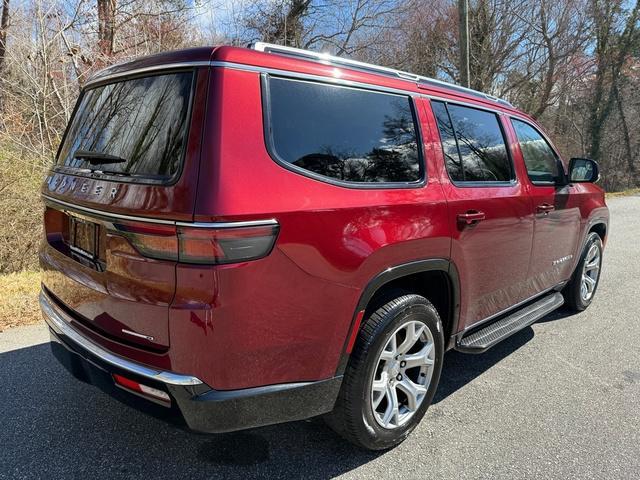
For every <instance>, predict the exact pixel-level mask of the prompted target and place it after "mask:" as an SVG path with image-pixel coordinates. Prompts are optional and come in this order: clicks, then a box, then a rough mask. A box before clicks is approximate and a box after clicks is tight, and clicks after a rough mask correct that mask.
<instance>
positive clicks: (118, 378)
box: [113, 373, 171, 404]
mask: <svg viewBox="0 0 640 480" xmlns="http://www.w3.org/2000/svg"><path fill="white" fill-rule="evenodd" d="M113 380H114V381H115V382H116V385H118V386H120V387H122V388H125V389H127V390H132V391H134V392H136V393H139V394H140V395H142V396H144V397H149V398H152V399H154V400H160V401H161V402H163V403H169V404H170V403H171V397H169V394H168V393H167V392H163V391H162V390H158V389H157V388H153V387H150V386H148V385H143V384H142V383H138V382H136V381H135V380H131V379H130V378H127V377H123V376H122V375H118V374H117V373H114V374H113Z"/></svg>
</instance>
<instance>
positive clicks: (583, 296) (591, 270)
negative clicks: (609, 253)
mask: <svg viewBox="0 0 640 480" xmlns="http://www.w3.org/2000/svg"><path fill="white" fill-rule="evenodd" d="M601 268H602V240H601V239H600V235H598V234H597V233H595V232H592V233H590V234H589V236H588V237H587V242H586V243H585V246H584V249H583V250H582V254H581V256H580V261H579V262H578V265H577V266H576V270H575V272H573V276H572V277H571V280H570V281H569V283H568V284H567V285H566V286H565V287H564V289H563V291H562V294H563V295H564V299H565V301H566V303H567V306H568V307H569V308H570V309H571V310H573V311H576V312H581V311H583V310H585V309H586V308H587V307H588V306H589V305H590V304H591V301H592V300H593V297H594V295H595V294H596V289H597V288H598V283H599V282H600V270H601Z"/></svg>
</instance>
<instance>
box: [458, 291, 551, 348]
mask: <svg viewBox="0 0 640 480" xmlns="http://www.w3.org/2000/svg"><path fill="white" fill-rule="evenodd" d="M563 303H564V298H563V296H562V294H561V293H560V292H553V293H550V294H547V295H545V296H544V297H542V298H541V299H539V300H537V301H535V302H533V303H530V304H529V305H527V306H525V307H523V308H520V309H518V310H516V311H515V312H513V313H511V314H508V315H507V316H506V317H502V318H500V319H498V320H496V321H495V322H493V323H490V324H489V325H487V326H486V327H483V328H480V329H479V330H475V331H471V332H470V333H468V334H467V335H465V336H464V337H462V338H460V339H458V340H457V341H456V346H455V349H456V350H459V351H461V352H464V353H482V352H485V351H486V350H488V349H489V348H491V347H493V346H494V345H495V344H496V343H498V342H500V341H502V340H504V339H505V338H507V337H509V336H511V335H513V334H514V333H516V332H518V331H520V330H522V329H523V328H525V327H528V326H529V325H531V324H532V323H534V322H536V321H537V320H540V319H541V318H542V317H544V316H545V315H547V314H549V313H551V312H553V311H554V310H556V309H557V308H559V307H561V306H562V304H563Z"/></svg>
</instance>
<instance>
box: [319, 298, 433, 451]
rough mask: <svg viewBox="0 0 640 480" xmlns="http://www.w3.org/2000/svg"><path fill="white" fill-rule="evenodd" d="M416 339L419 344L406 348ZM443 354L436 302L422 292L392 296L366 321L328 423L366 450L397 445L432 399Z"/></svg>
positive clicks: (421, 415) (419, 418) (405, 436)
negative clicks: (391, 298)
mask: <svg viewBox="0 0 640 480" xmlns="http://www.w3.org/2000/svg"><path fill="white" fill-rule="evenodd" d="M392 338H393V340H392ZM409 339H412V340H409ZM413 339H416V340H415V343H414V344H413V346H412V347H408V345H409V344H410V341H413ZM393 342H395V345H396V347H397V348H395V349H394V347H393V345H394V343H393ZM401 347H402V348H401ZM443 356H444V335H443V329H442V322H441V321H440V317H439V315H438V312H437V310H436V309H435V307H434V306H433V305H432V304H431V303H430V302H429V301H428V300H427V299H426V298H424V297H421V296H419V295H402V296H398V297H397V298H395V299H393V300H390V301H389V302H387V303H386V304H384V305H383V306H381V307H380V308H378V309H377V310H376V311H375V312H373V313H372V314H371V315H370V316H369V317H368V318H367V319H366V321H365V322H364V324H363V326H362V328H361V330H360V333H359V335H358V338H357V340H356V344H355V346H354V349H353V352H352V354H351V358H350V359H349V363H348V365H347V368H346V371H345V374H344V379H343V382H342V387H341V390H340V393H339V395H338V399H337V401H336V406H335V408H334V410H333V412H331V413H330V414H328V415H327V416H326V417H325V420H326V422H327V423H328V424H329V426H330V427H331V428H332V429H333V430H335V431H336V432H337V433H338V434H339V435H341V436H342V437H344V438H345V439H347V440H349V441H350V442H352V443H354V444H356V445H358V446H360V447H362V448H365V449H368V450H384V449H388V448H391V447H394V446H396V445H398V444H399V443H401V442H402V441H403V440H404V439H405V438H407V436H408V435H409V434H410V433H411V431H412V430H413V429H414V428H415V427H416V426H417V425H418V423H420V420H421V419H422V417H423V416H424V414H425V413H426V411H427V408H428V407H429V405H430V404H431V401H432V399H433V395H434V394H435V391H436V388H437V386H438V381H439V379H440V372H441V370H442V361H443ZM403 358H404V359H405V360H402V359H403ZM429 362H431V363H429ZM374 380H375V384H374V383H373V382H374ZM374 387H375V388H376V390H373V389H374ZM414 387H415V388H414ZM392 390H393V391H395V394H394V393H392ZM409 391H412V392H413V395H409V394H407V393H406V392H409ZM374 397H375V399H374ZM394 398H395V400H392V399H394ZM393 405H399V408H398V409H394V408H393ZM389 412H390V413H389ZM396 412H397V413H396ZM384 422H387V424H386V426H385V425H384V424H383V423H384Z"/></svg>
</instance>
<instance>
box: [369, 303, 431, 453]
mask: <svg viewBox="0 0 640 480" xmlns="http://www.w3.org/2000/svg"><path fill="white" fill-rule="evenodd" d="M411 297H414V298H413V299H412V301H411V303H404V302H403V303H402V304H401V305H400V306H398V307H397V308H394V309H392V310H391V311H390V312H388V313H386V315H385V317H384V321H383V322H381V323H380V324H379V325H378V328H376V332H375V334H374V335H375V337H374V338H375V339H374V341H373V342H372V343H370V344H369V345H367V352H366V359H365V368H364V372H363V374H362V375H361V377H360V379H359V382H358V385H357V388H358V398H359V399H360V402H361V405H362V409H361V410H362V411H361V419H360V420H361V423H362V427H363V431H362V433H363V434H364V435H365V436H366V438H363V440H365V441H366V443H367V444H370V445H371V447H370V448H375V449H385V448H390V447H393V446H394V445H397V444H398V443H400V442H402V441H403V440H404V439H405V438H406V437H407V436H408V435H409V434H410V433H411V431H413V429H414V428H415V427H416V426H417V425H418V423H420V420H421V419H422V417H423V416H424V415H425V413H426V411H427V409H428V408H429V405H430V404H431V401H432V400H433V396H434V394H435V392H436V389H437V387H438V382H439V380H440V373H441V371H442V361H443V356H444V335H443V332H442V323H441V322H440V318H439V316H438V313H437V311H436V309H435V308H434V307H433V305H431V304H430V303H429V302H427V301H426V299H424V298H423V297H419V296H417V295H411ZM411 320H418V321H420V322H422V323H424V324H425V325H426V326H427V328H428V329H429V330H430V331H431V334H432V336H433V341H434V348H435V360H434V369H433V375H432V377H431V381H430V383H429V388H428V389H427V393H426V395H425V398H424V399H423V401H422V404H421V405H420V407H419V409H418V411H417V412H416V413H415V414H414V415H413V417H412V418H411V419H410V420H409V421H408V422H407V423H406V424H405V425H403V426H401V427H398V428H394V429H386V428H383V427H381V426H380V425H379V424H378V422H377V421H376V419H375V418H374V415H373V408H372V404H371V382H372V380H373V373H374V370H375V369H376V368H377V364H378V359H379V357H380V354H381V353H382V349H383V348H384V347H385V346H386V344H387V341H388V340H389V338H390V337H391V334H392V333H393V332H395V331H396V329H397V328H399V327H400V326H401V325H402V324H404V323H406V322H408V321H411Z"/></svg>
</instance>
